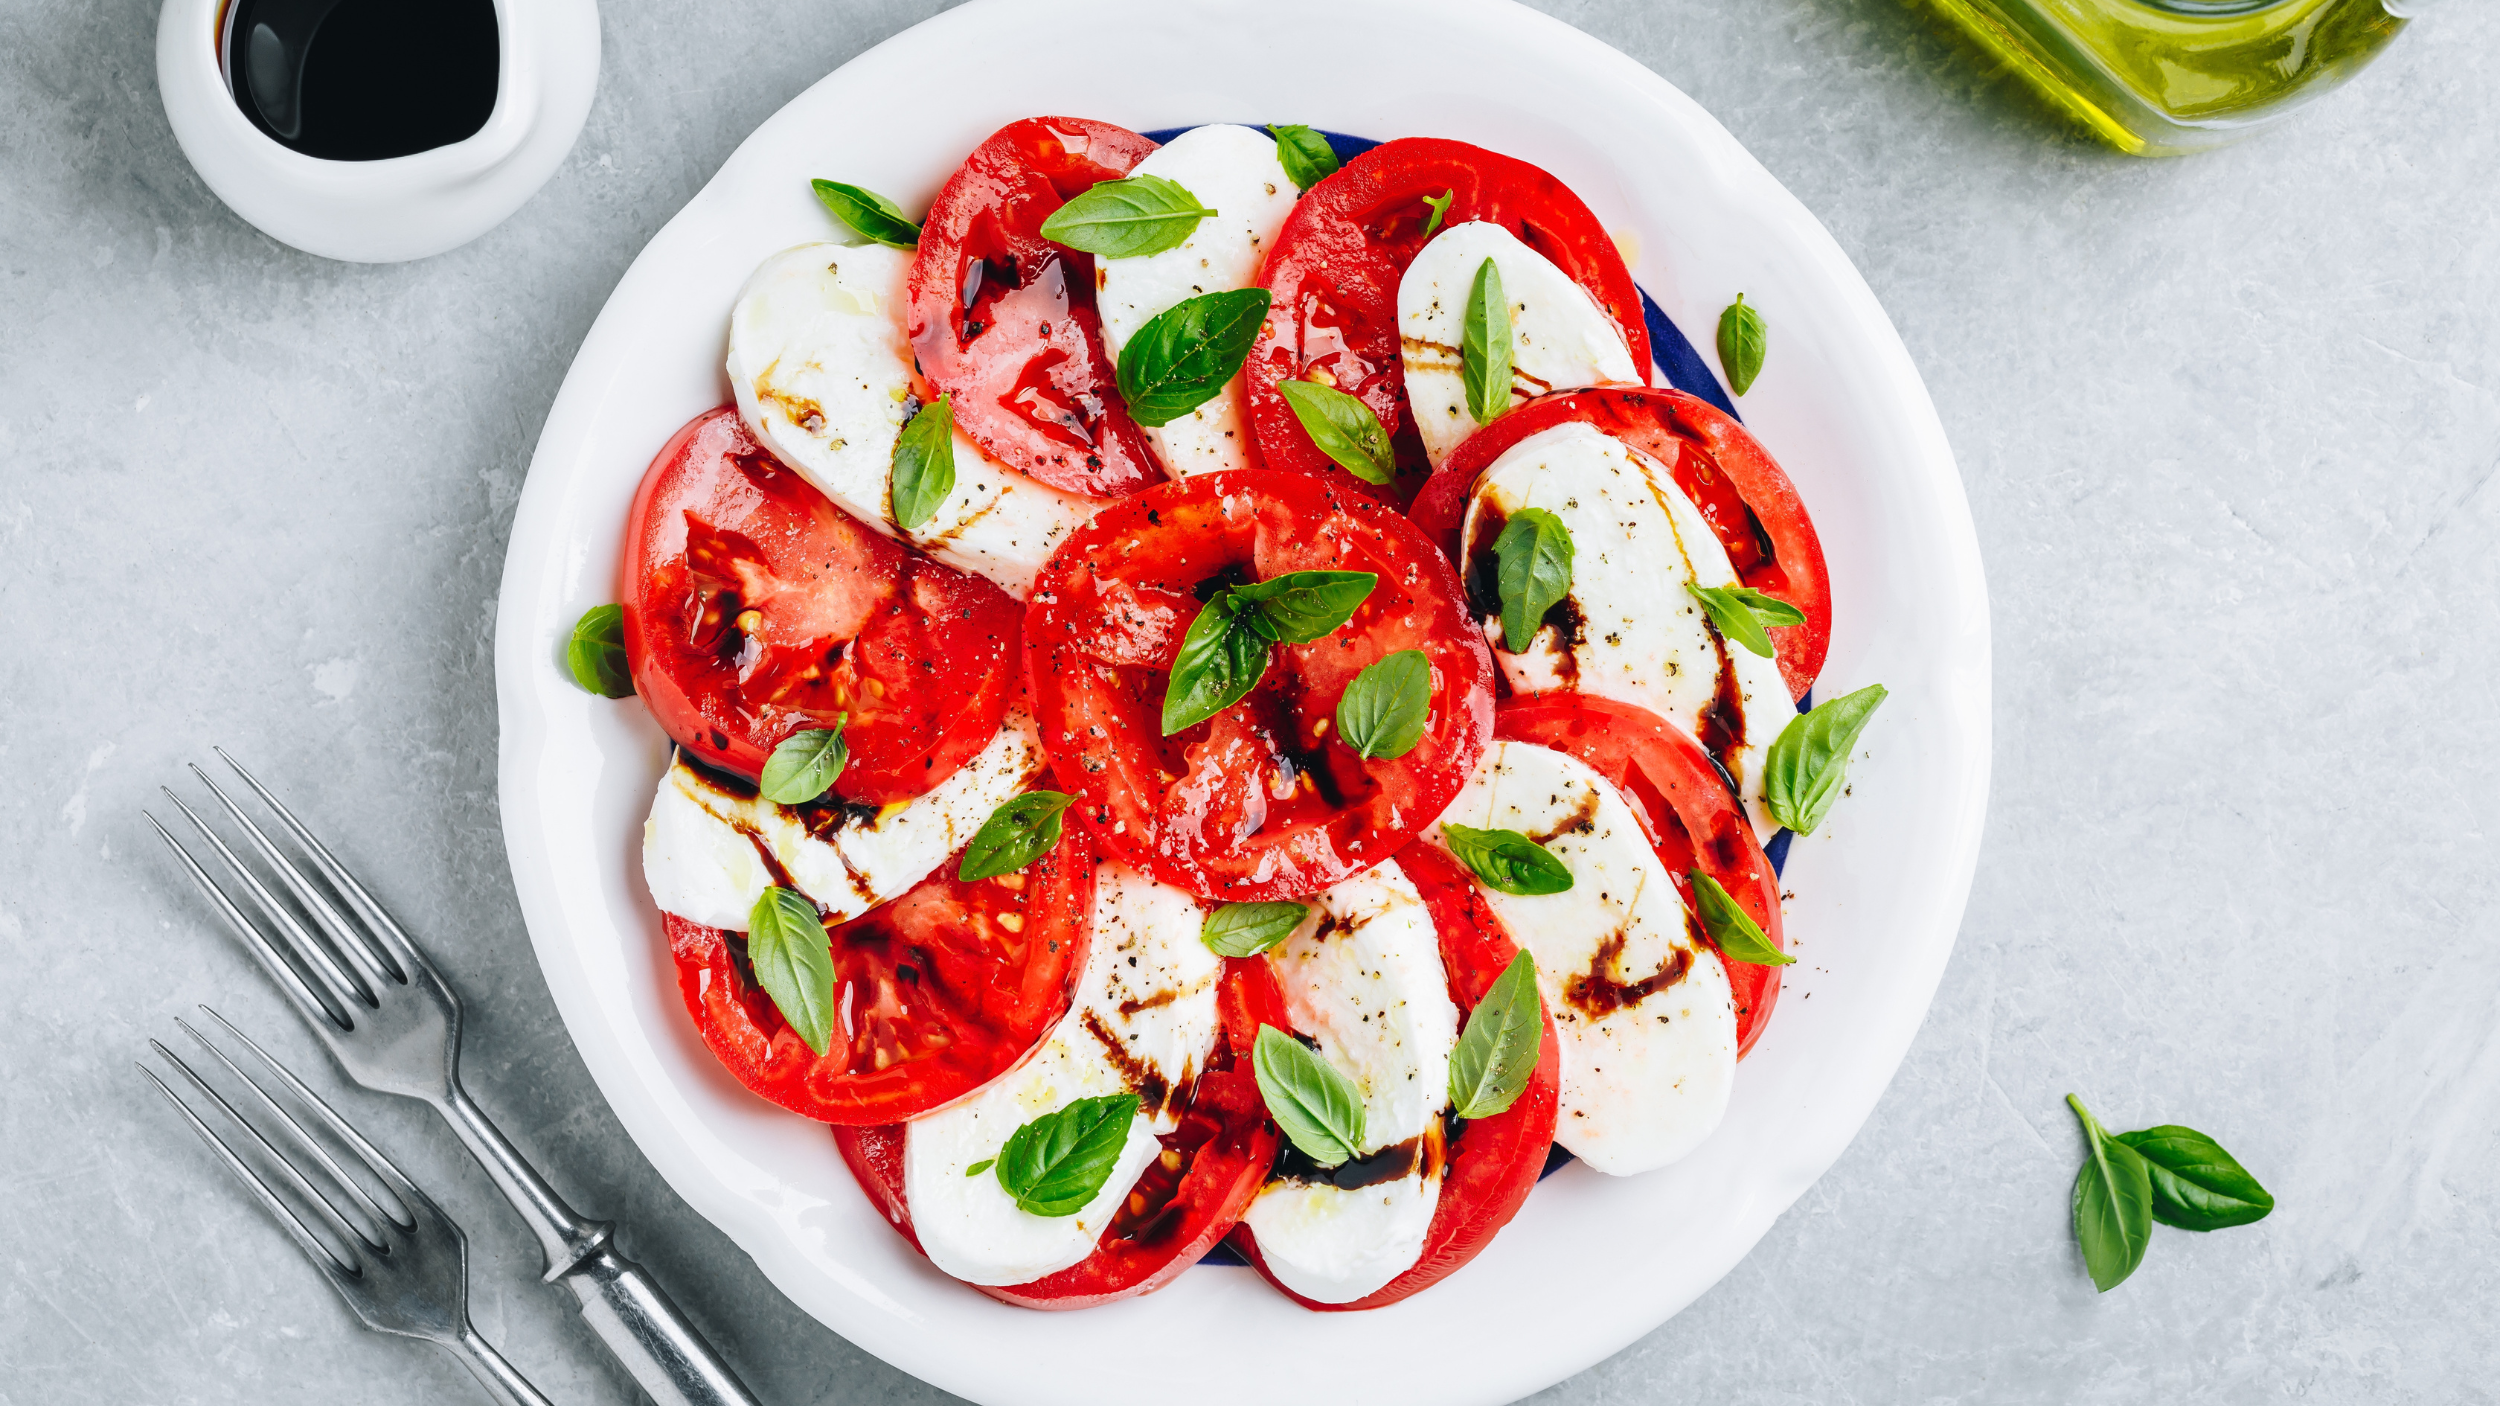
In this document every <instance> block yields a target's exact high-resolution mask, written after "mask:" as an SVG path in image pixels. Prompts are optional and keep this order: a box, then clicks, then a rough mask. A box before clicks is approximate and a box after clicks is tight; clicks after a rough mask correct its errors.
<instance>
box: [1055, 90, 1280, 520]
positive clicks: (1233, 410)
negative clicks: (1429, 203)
mask: <svg viewBox="0 0 2500 1406" xmlns="http://www.w3.org/2000/svg"><path fill="white" fill-rule="evenodd" d="M1129 174H1130V175H1131V176H1161V177H1163V178H1164V179H1165V180H1169V181H1177V182H1179V183H1180V184H1181V185H1182V186H1183V187H1184V188H1186V189H1187V190H1188V191H1189V193H1190V194H1192V195H1194V196H1196V197H1198V204H1199V206H1200V207H1201V208H1203V209H1208V210H1213V211H1214V212H1215V213H1214V214H1212V215H1209V216H1207V217H1206V218H1204V219H1202V220H1200V221H1199V222H1198V227H1197V228H1196V229H1194V230H1192V231H1190V234H1189V238H1187V239H1185V240H1182V241H1181V242H1180V244H1178V245H1177V246H1175V247H1173V248H1170V249H1166V250H1164V251H1163V252H1162V253H1159V254H1146V255H1142V256H1140V257H1137V258H1128V259H1104V258H1097V259H1095V260H1094V289H1095V298H1094V301H1095V304H1096V306H1097V307H1099V308H1100V309H1101V311H1102V340H1103V345H1104V346H1105V347H1106V348H1108V349H1109V351H1110V352H1111V355H1112V356H1113V357H1114V358H1115V359H1116V358H1117V357H1118V356H1119V355H1120V350H1121V348H1123V347H1125V346H1127V345H1128V340H1129V338H1131V337H1134V336H1136V335H1137V333H1138V330H1139V329H1140V328H1143V327H1144V326H1145V325H1146V324H1147V323H1148V322H1150V321H1152V320H1153V319H1154V318H1155V316H1156V315H1157V314H1159V313H1162V312H1164V311H1166V310H1168V309H1170V308H1172V307H1174V306H1176V305H1177V304H1179V303H1182V302H1184V301H1186V300H1188V299H1190V298H1194V297H1196V296H1198V295H1199V294H1201V293H1220V292H1224V291H1226V290H1228V289H1233V288H1248V287H1251V286H1252V285H1254V284H1256V283H1257V282H1258V281H1259V263H1260V261H1261V260H1263V259H1265V258H1266V257H1267V250H1268V246H1269V245H1271V244H1273V243H1275V241H1276V231H1277V230H1278V229H1279V228H1280V227H1282V226H1283V224H1284V223H1285V216H1286V215H1287V214H1288V213H1290V212H1291V211H1292V210H1293V202H1294V200H1295V199H1296V198H1297V196H1298V194H1299V193H1298V192H1297V191H1296V190H1295V189H1294V185H1293V181H1292V179H1291V178H1289V177H1287V176H1286V175H1285V168H1284V166H1283V165H1282V164H1281V163H1280V162H1278V161H1277V159H1276V143H1275V141H1274V140H1273V139H1271V138H1270V137H1269V136H1268V135H1267V134H1266V133H1265V132H1261V131H1258V130H1257V129H1255V128H1250V127H1234V126H1230V125H1225V124H1217V125H1213V126H1207V127H1195V128H1192V129H1190V130H1189V131H1187V132H1183V133H1182V134H1181V135H1179V136H1177V137H1174V138H1173V139H1172V140H1171V141H1169V142H1166V143H1164V144H1163V145H1162V146H1160V147H1158V148H1156V149H1155V150H1154V151H1152V152H1149V153H1148V154H1147V156H1146V159H1145V160H1143V161H1140V162H1138V163H1137V168H1136V169H1135V170H1133V171H1131V172H1130V173H1129ZM1146 438H1147V439H1148V440H1149V441H1150V442H1152V443H1153V445H1154V448H1155V453H1156V455H1157V456H1158V457H1160V458H1161V459H1162V460H1163V470H1164V472H1165V473H1168V474H1170V475H1171V476H1172V477H1174V478H1187V477H1189V476H1190V475H1191V474H1204V473H1213V472H1215V471H1216V470H1218V469H1240V468H1247V467H1249V463H1250V461H1249V457H1248V455H1247V453H1246V446H1247V445H1248V444H1249V442H1250V432H1249V428H1248V426H1247V424H1246V422H1245V421H1244V420H1243V418H1242V413H1241V378H1240V377H1239V376H1235V377H1233V379H1232V380H1231V381H1230V382H1229V383H1227V384H1226V385H1225V387H1224V389H1223V391H1222V393H1221V394H1219V395H1217V396H1216V397H1215V399H1213V400H1210V401H1208V402H1207V403H1206V404H1204V405H1201V406H1199V407H1198V408H1197V409H1196V410H1193V411H1191V412H1190V413H1188V414H1187V415H1184V416H1182V417H1181V418H1179V419H1177V420H1174V421H1173V422H1171V423H1170V424H1168V425H1161V426H1155V427H1151V428H1149V429H1148V430H1147V431H1146Z"/></svg>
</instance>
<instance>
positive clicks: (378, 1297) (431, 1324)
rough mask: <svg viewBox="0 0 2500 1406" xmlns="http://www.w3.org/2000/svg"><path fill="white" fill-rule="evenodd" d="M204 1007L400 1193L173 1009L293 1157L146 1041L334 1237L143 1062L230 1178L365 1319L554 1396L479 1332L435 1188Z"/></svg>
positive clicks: (465, 1252) (530, 1402) (521, 1394)
mask: <svg viewBox="0 0 2500 1406" xmlns="http://www.w3.org/2000/svg"><path fill="white" fill-rule="evenodd" d="M200 1010H201V1011H202V1012H204V1013H205V1014H206V1015H207V1016H208V1018H209V1019H211V1020H213V1021H216V1022H217V1023H218V1024H219V1025H220V1026H223V1027H224V1028H225V1032H226V1034H228V1035H230V1036H232V1037H233V1038H234V1040H235V1041H236V1042H237V1043H239V1044H241V1045H242V1046H243V1048H245V1049H247V1050H250V1051H251V1052H252V1053H253V1055H254V1056H256V1057H257V1058H258V1059H259V1061H260V1063H261V1064H262V1065H264V1066H266V1067H267V1068H268V1070H269V1072H270V1073H272V1074H274V1075H276V1076H277V1078H278V1082H279V1083H281V1084H283V1085H285V1086H286V1089H287V1091H288V1092H289V1093H291V1094H293V1095H294V1096H295V1099H296V1102H297V1105H298V1106H299V1107H301V1108H303V1109H304V1111H306V1112H307V1113H310V1114H311V1115H312V1117H313V1120H314V1121H315V1122H317V1123H320V1124H321V1125H322V1126H324V1127H326V1128H328V1129H329V1130H330V1133H331V1135H332V1136H333V1137H335V1138H336V1139H337V1140H338V1141H339V1142H341V1143H344V1144H345V1145H346V1146H348V1147H349V1148H351V1149H353V1151H354V1155H355V1156H356V1157H357V1158H359V1159H360V1160H362V1161H363V1162H364V1164H365V1170H366V1171H367V1172H369V1173H371V1175H372V1178H373V1180H375V1181H378V1182H380V1183H381V1184H382V1186H383V1188H384V1189H385V1190H386V1191H387V1192H389V1194H390V1197H391V1199H392V1201H394V1202H395V1203H396V1204H395V1205H394V1206H393V1207H391V1208H389V1209H385V1208H384V1207H383V1206H382V1205H381V1204H380V1203H379V1202H377V1201H375V1200H374V1198H373V1197H372V1196H371V1195H370V1194H368V1193H367V1192H366V1191H365V1189H364V1187H363V1186H361V1185H359V1184H358V1183H357V1181H356V1179H355V1178H353V1177H351V1176H349V1175H348V1174H347V1173H346V1171H345V1170H344V1169H342V1168H341V1167H340V1166H339V1164H338V1162H337V1160H336V1159H334V1158H332V1157H331V1156H330V1153H329V1151H328V1150H327V1149H326V1148H324V1147H323V1146H322V1145H321V1144H320V1143H319V1142H317V1141H315V1140H314V1139H313V1136H312V1134H311V1133H309V1132H307V1131H305V1129H304V1125H303V1124H302V1123H300V1122H297V1121H296V1119H295V1115H293V1114H291V1113H289V1112H287V1111H286V1108H285V1106H284V1105H283V1104H280V1103H279V1102H278V1100H277V1099H276V1098H275V1097H273V1096H272V1095H271V1094H270V1092H269V1090H268V1089H266V1088H263V1087H262V1086H261V1082H260V1081H259V1080H258V1079H255V1078H253V1077H252V1076H251V1075H250V1074H248V1073H245V1072H244V1070H243V1067H242V1066H241V1065H239V1064H236V1063H235V1062H234V1060H233V1059H232V1058H230V1057H228V1055H227V1054H226V1052H225V1051H224V1050H221V1049H219V1048H217V1046H216V1045H214V1044H212V1043H210V1041H209V1039H208V1037H207V1036H205V1035H202V1034H201V1033H200V1032H199V1031H198V1030H195V1029H193V1028H192V1026H191V1023H190V1022H189V1021H186V1020H182V1019H179V1018H177V1019H176V1020H175V1021H174V1024H175V1025H176V1026H179V1027H180V1028H181V1030H182V1033H183V1034H185V1035H188V1036H190V1037H191V1039H192V1041H193V1042H194V1043H195V1044H197V1045H198V1046H199V1047H200V1048H201V1049H203V1050H206V1051H207V1052H208V1053H209V1054H210V1055H211V1056H213V1057H214V1058H215V1059H216V1060H217V1062H218V1063H219V1064H222V1065H224V1066H225V1067H226V1069H227V1070H228V1071H229V1072H231V1073H232V1074H233V1075H234V1077H236V1078H238V1079H240V1080H242V1081H243V1083H244V1084H245V1086H247V1087H248V1088H250V1089H251V1091H252V1093H253V1094H254V1095H255V1096H256V1098H257V1100H258V1106H259V1107H260V1108H262V1109H264V1110H265V1111H266V1112H267V1113H268V1114H270V1115H272V1117H273V1118H274V1120H275V1126H276V1127H277V1128H278V1129H279V1130H280V1134H279V1135H280V1137H281V1139H282V1140H283V1141H285V1142H288V1143H290V1144H292V1145H293V1146H294V1148H295V1151H296V1156H295V1157H293V1158H290V1157H288V1156H287V1154H286V1153H285V1152H283V1151H281V1150H279V1148H278V1147H277V1145H276V1144H274V1143H272V1142H271V1141H270V1140H269V1136H268V1135H267V1134H265V1133H263V1132H262V1131H261V1130H260V1128H258V1127H255V1126H254V1125H253V1123H252V1120H251V1119H249V1118H246V1117H244V1116H243V1115H242V1114H241V1113H240V1112H238V1111H236V1109H235V1106H234V1105H233V1104H231V1103H228V1102H226V1100H225V1097H224V1096H223V1095H221V1094H219V1093H218V1092H217V1090H216V1089H214V1088H212V1087H210V1086H209V1083H208V1081H207V1080H205V1079H202V1078H201V1077H200V1076H199V1075H198V1074H196V1073H194V1072H192V1069H191V1066H190V1065H188V1064H185V1063H183V1062H182V1056H180V1055H177V1054H175V1053H174V1052H173V1051H172V1050H169V1049H167V1048H165V1047H164V1046H163V1045H162V1044H160V1043H158V1042H157V1041H155V1040H150V1041H148V1045H149V1047H150V1048H152V1049H154V1050H155V1051H156V1053H157V1054H158V1055H159V1056H160V1057H161V1058H163V1059H164V1060H165V1062H167V1063H168V1064H171V1065H172V1066H173V1067H174V1069H175V1071H176V1072H177V1073H179V1074H180V1075H181V1076H182V1077H183V1079H184V1080H185V1081H186V1082H188V1083H189V1084H190V1086H191V1087H192V1088H193V1089H195V1090H197V1091H198V1093H199V1095H200V1097H201V1098H203V1099H205V1100H206V1101H207V1102H208V1103H210V1104H211V1105H214V1106H215V1107H216V1108H217V1109H219V1110H220V1111H222V1112H223V1113H224V1114H225V1116H226V1118H227V1120H228V1121H230V1122H232V1123H233V1124H234V1126H236V1127H238V1128H241V1129H242V1130H243V1132H244V1133H245V1134H246V1135H247V1136H249V1137H250V1139H251V1141H252V1142H253V1143H254V1144H257V1145H258V1146H259V1148H260V1150H261V1152H262V1153H263V1154H264V1156H265V1158H266V1160H267V1161H268V1162H269V1163H270V1164H271V1165H272V1166H274V1167H275V1168H276V1169H277V1170H278V1171H279V1172H280V1173H281V1174H282V1175H283V1179H284V1180H285V1181H286V1182H287V1184H288V1185H290V1186H292V1187H293V1188H294V1190H295V1193H296V1195H297V1196H298V1197H299V1198H301V1201H302V1203H303V1205H304V1206H305V1208H306V1209H307V1210H308V1211H310V1212H311V1213H312V1216H313V1218H314V1219H315V1220H317V1221H320V1222H321V1223H322V1225H323V1226H324V1227H325V1228H326V1229H327V1230H329V1231H330V1232H331V1234H330V1236H329V1238H328V1239H324V1238H323V1237H322V1236H319V1235H316V1234H314V1233H313V1230H312V1227H310V1226H307V1225H306V1224H304V1222H303V1219H302V1217H300V1216H298V1215H296V1214H295V1210H294V1208H293V1207H291V1206H289V1205H288V1204H287V1202H286V1199H285V1198H283V1197H281V1196H280V1195H279V1194H278V1193H277V1192H276V1191H274V1190H272V1189H271V1188H270V1185H269V1183H268V1182H267V1181H264V1180H263V1179H262V1178H261V1176H260V1175H259V1174H258V1173H257V1172H254V1171H253V1170H252V1167H251V1164H250V1163H248V1162H246V1161H244V1160H243V1158H242V1156H241V1155H239V1154H238V1153H236V1151H235V1150H234V1148H233V1147H232V1146H230V1145H229V1144H228V1143H227V1142H226V1140H225V1139H224V1138H221V1137H219V1136H218V1135H217V1134H216V1132H215V1131H214V1130H213V1129H211V1128H210V1127H209V1126H208V1124H207V1123H206V1122H204V1121H202V1120H201V1118H200V1115H199V1113H198V1112H197V1111H196V1110H195V1109H193V1108H192V1106H191V1105H190V1104H189V1103H187V1102H185V1101H184V1099H183V1097H182V1096H181V1095H180V1094H177V1093H175V1092H174V1091H173V1088H172V1086H171V1085H169V1084H167V1083H166V1082H165V1081H164V1080H163V1079H162V1078H160V1077H158V1075H157V1072H156V1071H155V1070H153V1069H151V1068H149V1067H148V1066H147V1065H145V1064H142V1065H140V1066H139V1072H140V1073H142V1074H145V1075H147V1076H148V1082H150V1083H152V1084H154V1085H156V1088H157V1091H158V1092H159V1093H162V1094H163V1095H165V1097H166V1099H167V1100H168V1101H170V1102H171V1103H172V1104H173V1106H174V1107H175V1108H177V1109H180V1110H181V1111H182V1116H183V1118H184V1119H185V1120H186V1121H188V1122H189V1123H190V1124H191V1131H193V1132H195V1133H198V1134H199V1135H200V1141H202V1142H205V1143H207V1144H208V1147H209V1150H210V1151H211V1152H214V1153H216V1154H217V1160H219V1161H221V1162H223V1163H225V1164H226V1170H227V1171H230V1172H232V1173H234V1175H235V1178H236V1179H237V1180H239V1181H241V1182H242V1183H243V1185H244V1186H245V1187H246V1188H248V1189H249V1190H250V1191H251V1193H252V1194H253V1196H255V1197H257V1198H258V1199H259V1201H260V1203H261V1205H263V1206H265V1207H267V1208H268V1209H269V1213H270V1214H271V1215H273V1216H275V1217H277V1220H278V1225H279V1227H280V1228H281V1229H283V1230H285V1231H286V1232H287V1235H288V1237H289V1238H291V1239H292V1240H294V1241H295V1245H296V1248H298V1249H300V1250H302V1251H303V1252H304V1255H305V1257H306V1258H308V1259H310V1260H311V1261H312V1262H313V1266H314V1267H315V1268H317V1269H319V1270H320V1271H321V1275H322V1277H323V1278H325V1279H327V1280H329V1281H330V1287H331V1288H333V1289H336V1290H338V1292H339V1297H340V1298H343V1299H345V1300H347V1306H348V1307H349V1308H351V1309H353V1310H355V1312H356V1316H357V1317H358V1318H361V1319H363V1320H364V1324H365V1326H366V1327H368V1328H371V1329H373V1330H374V1331H376V1332H381V1333H395V1334H398V1335H399V1336H401V1337H407V1338H423V1339H424V1340H426V1341H427V1342H430V1343H434V1344H436V1345H437V1346H439V1347H441V1348H442V1349H443V1350H444V1351H446V1352H448V1353H450V1354H451V1355H452V1356H454V1357H456V1358H458V1359H460V1364H461V1365H462V1366H464V1367H466V1368H468V1369H469V1371H470V1372H471V1373H473V1374H475V1375H476V1377H477V1379H478V1381H479V1383H480V1384H482V1385H483V1386H484V1387H485V1388H486V1391H487V1394H488V1395H490V1396H492V1397H494V1398H495V1399H496V1400H497V1401H499V1402H502V1403H504V1406H548V1403H547V1398H546V1397H544V1396H541V1395H539V1393H538V1389H537V1388H536V1387H533V1386H531V1385H530V1384H529V1381H528V1380H527V1379H526V1378H524V1377H523V1376H522V1375H521V1374H520V1373H519V1372H518V1371H516V1370H514V1368H513V1366H512V1364H511V1363H510V1362H507V1361H505V1360H504V1356H503V1354H502V1353H500V1352H497V1351H495V1349H494V1348H493V1346H491V1345H490V1344H489V1343H488V1342H487V1341H486V1339H484V1338H481V1337H479V1336H478V1334H477V1329H475V1328H473V1327H471V1326H470V1325H469V1242H468V1240H467V1239H466V1238H465V1237H464V1236H462V1235H461V1233H460V1227H459V1226H457V1225H454V1224H453V1223H452V1221H451V1217H449V1216H446V1215H444V1214H443V1212H442V1209H441V1208H440V1207H438V1206H436V1205H435V1204H434V1201H433V1199H432V1198H431V1197H429V1196H427V1195H426V1194H425V1193H424V1192H422V1191H419V1190H418V1189H417V1187H416V1183H414V1182H412V1181H410V1180H408V1175H407V1173H405V1172H402V1171H401V1170H400V1169H399V1168H398V1167H397V1166H396V1165H394V1164H393V1163H392V1162H391V1159H390V1158H388V1157H385V1156H383V1155H382V1153H381V1150H380V1149H378V1148H376V1147H375V1146H374V1145H373V1144H372V1143H370V1142H367V1141H366V1140H365V1139H364V1136H363V1135H362V1134H360V1133H358V1132H357V1131H356V1130H355V1129H354V1128H352V1127H350V1126H348V1123H347V1120H346V1119H344V1118H342V1117H340V1116H339V1115H338V1113H337V1111H336V1110H334V1109H332V1108H331V1107H330V1105H328V1104H327V1103H324V1102H322V1101H321V1097H320V1095H318V1094H315V1093H314V1092H313V1091H312V1090H311V1089H309V1088H306V1087H305V1086H304V1081H303V1080H301V1079H298V1078H296V1077H295V1075H294V1072H293V1071H291V1070H289V1069H288V1068H287V1067H286V1066H285V1065H283V1064H280V1063H279V1062H278V1061H277V1060H276V1059H275V1058H274V1057H272V1056H271V1055H270V1053H269V1052H268V1051H267V1050H264V1049H262V1048H261V1047H260V1046H259V1045H258V1044H257V1043H255V1042H254V1041H253V1040H252V1037H250V1036H248V1035H246V1034H244V1033H243V1032H242V1031H240V1030H237V1029H235V1028H234V1026H233V1025H232V1024H230V1023H228V1022H227V1020H226V1018H225V1017H224V1016H222V1015H219V1014H217V1012H215V1011H213V1010H210V1009H209V1008H208V1007H206V1006H202V1007H200ZM305 1158H309V1159H310V1160H311V1161H312V1162H313V1163H314V1164H317V1167H318V1171H314V1172H308V1171H306V1170H305V1167H304V1165H303V1159H305ZM324 1172H326V1173H327V1174H328V1175H327V1177H326V1180H327V1181H328V1182H329V1183H330V1188H331V1189H330V1190H328V1191H324V1190H322V1188H321V1187H320V1186H318V1185H316V1184H315V1179H316V1177H318V1176H320V1174H321V1173H324ZM341 1200H345V1201H347V1202H349V1203H350V1204H351V1205H352V1206H353V1207H354V1208H355V1211H356V1214H353V1215H351V1214H349V1212H348V1211H347V1210H345V1209H342V1208H341V1207H340V1205H339V1202H340V1201H341Z"/></svg>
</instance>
